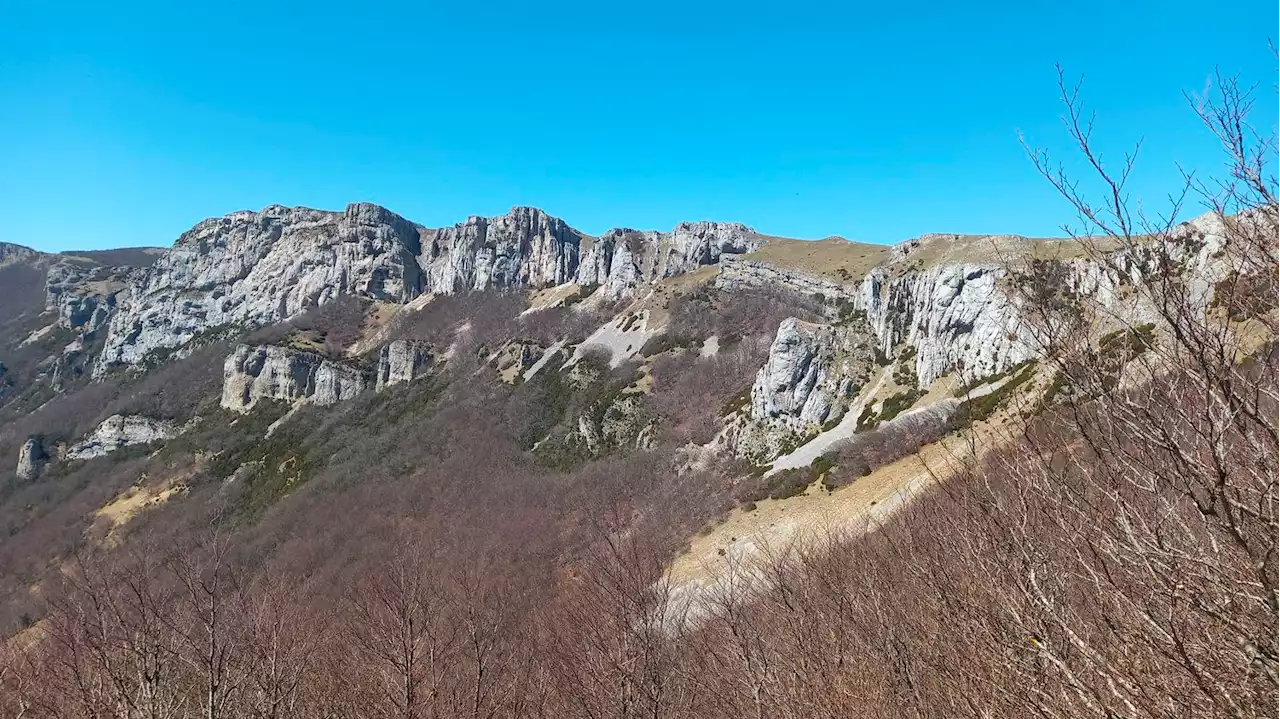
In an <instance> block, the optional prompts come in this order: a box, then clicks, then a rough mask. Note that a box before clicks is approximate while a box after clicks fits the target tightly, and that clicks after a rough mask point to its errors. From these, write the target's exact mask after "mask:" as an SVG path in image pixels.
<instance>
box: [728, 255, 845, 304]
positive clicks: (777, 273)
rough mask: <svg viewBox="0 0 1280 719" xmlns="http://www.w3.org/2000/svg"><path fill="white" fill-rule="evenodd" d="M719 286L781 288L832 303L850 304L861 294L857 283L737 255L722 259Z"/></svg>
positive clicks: (729, 288)
mask: <svg viewBox="0 0 1280 719" xmlns="http://www.w3.org/2000/svg"><path fill="white" fill-rule="evenodd" d="M715 284H716V286H717V287H719V288H721V289H726V290H730V291H733V290H744V289H755V288H760V287H778V288H784V289H789V290H792V291H794V292H798V293H800V294H802V295H815V294H817V295H822V296H823V297H826V298H829V299H840V298H843V299H847V300H853V299H854V298H856V297H857V296H858V295H859V292H860V290H861V284H860V283H857V282H854V283H849V284H840V283H837V282H833V281H831V280H828V279H824V278H822V277H817V276H815V275H812V274H809V273H806V272H801V271H800V270H794V269H791V268H788V267H781V266H778V265H775V264H770V263H768V262H761V261H759V260H751V259H746V258H743V257H736V256H734V255H726V256H724V257H722V258H721V259H720V274H718V275H716V279H715Z"/></svg>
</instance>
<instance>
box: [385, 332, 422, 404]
mask: <svg viewBox="0 0 1280 719" xmlns="http://www.w3.org/2000/svg"><path fill="white" fill-rule="evenodd" d="M430 366H431V348H430V347H429V346H427V345H426V344H423V343H421V342H414V341H412V340H395V341H394V342H390V343H388V344H386V345H385V346H383V348H382V349H381V350H380V351H379V352H378V378H377V390H378V391H379V392H381V391H382V390H384V389H386V388H387V387H389V386H391V385H393V384H399V383H401V382H412V381H413V380H414V379H416V378H417V377H420V376H422V375H423V374H425V373H426V372H427V369H428V368H430Z"/></svg>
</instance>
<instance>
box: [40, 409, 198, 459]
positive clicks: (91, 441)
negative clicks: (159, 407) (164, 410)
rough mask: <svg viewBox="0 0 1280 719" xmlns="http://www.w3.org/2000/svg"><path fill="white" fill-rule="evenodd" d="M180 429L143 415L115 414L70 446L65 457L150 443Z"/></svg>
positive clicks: (84, 456) (95, 454) (90, 456)
mask: <svg viewBox="0 0 1280 719" xmlns="http://www.w3.org/2000/svg"><path fill="white" fill-rule="evenodd" d="M180 431H181V429H180V428H179V427H178V426H177V425H175V424H173V423H172V422H166V421H164V420H159V419H152V418H150V417H143V416H141V415H121V414H114V415H111V416H110V417H108V418H106V419H105V420H103V421H102V424H100V425H98V426H97V427H96V428H95V429H94V430H93V431H92V432H90V433H89V434H88V435H87V436H86V437H85V438H84V439H83V440H81V441H79V442H77V443H76V444H73V445H71V446H70V447H69V448H67V452H66V455H65V457H66V459H93V458H94V457H103V456H105V455H107V454H110V453H111V452H114V451H116V450H118V449H122V448H124V447H129V446H132V445H136V444H150V443H152V442H159V441H163V440H166V439H172V438H173V437H176V436H177V435H178V433H179V432H180Z"/></svg>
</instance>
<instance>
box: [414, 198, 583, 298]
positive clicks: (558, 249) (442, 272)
mask: <svg viewBox="0 0 1280 719" xmlns="http://www.w3.org/2000/svg"><path fill="white" fill-rule="evenodd" d="M583 238H584V235H582V234H581V233H579V232H578V231H577V230H574V229H573V228H571V227H569V226H568V225H566V224H565V223H564V221H563V220H560V219H558V218H555V217H551V216H550V215H548V214H547V213H545V212H543V211H542V210H539V209H536V208H533V207H515V208H512V210H511V212H509V213H507V214H506V215H502V216H499V217H494V218H489V219H486V218H483V217H474V216H473V217H470V218H468V219H467V221H466V222H462V223H459V224H457V225H454V226H453V227H449V228H445V229H440V230H427V231H426V232H425V233H424V234H423V238H422V253H421V255H420V257H419V258H418V259H419V263H420V264H421V266H422V269H423V272H424V273H425V286H424V288H423V289H424V290H425V291H427V292H436V293H441V294H451V293H454V292H464V291H466V290H485V289H491V288H505V287H543V286H547V285H558V284H563V283H565V282H571V281H573V278H574V277H575V273H576V271H577V268H578V252H579V245H580V244H581V242H582V240H583Z"/></svg>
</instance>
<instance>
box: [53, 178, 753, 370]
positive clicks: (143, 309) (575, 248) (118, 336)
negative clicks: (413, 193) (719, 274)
mask: <svg viewBox="0 0 1280 719" xmlns="http://www.w3.org/2000/svg"><path fill="white" fill-rule="evenodd" d="M759 243H760V240H759V238H758V237H756V235H755V234H754V233H753V232H751V230H749V229H748V228H746V227H745V226H743V225H739V224H730V223H713V222H697V223H682V224H680V225H678V226H677V227H676V228H675V229H674V230H673V231H672V232H670V233H659V232H647V233H634V232H631V231H629V230H614V231H610V232H609V233H606V235H605V236H604V237H602V238H599V239H594V238H589V237H587V236H586V235H583V234H582V233H580V232H578V231H577V230H574V229H573V228H571V227H569V226H568V225H567V224H565V223H564V221H562V220H559V219H557V218H554V217H551V216H550V215H547V214H546V213H545V212H543V211H541V210H538V209H535V208H532V207H516V208H513V209H512V210H511V211H510V212H509V213H507V214H506V215H501V216H498V217H492V218H482V217H472V218H469V219H468V220H467V221H466V222H463V223H460V224H458V225H455V226H453V227H449V228H444V229H436V230H430V229H426V228H422V227H419V226H417V225H414V224H413V223H411V222H409V221H407V220H405V219H404V218H402V217H400V216H399V215H396V214H395V213H393V212H391V211H389V210H387V209H385V208H382V207H378V206H377V205H371V204H367V203H361V204H354V205H350V206H348V207H347V209H346V211H344V212H323V211H319V210H311V209H307V208H303V207H294V208H286V207H280V206H271V207H267V208H265V209H263V210H262V211H261V212H249V211H244V212H235V213H232V214H230V215H227V216H225V217H220V218H214V219H209V220H205V221H204V222H201V223H200V224H198V225H196V226H195V227H194V228H192V229H191V230H189V231H187V232H186V233H184V234H183V235H182V236H181V237H179V238H178V240H177V242H176V243H175V244H174V246H173V249H171V250H170V251H168V252H167V253H166V254H164V256H162V257H161V258H159V259H158V260H157V261H156V262H155V264H153V265H152V266H150V267H145V268H139V269H138V270H136V271H134V272H132V273H130V274H129V275H128V277H127V281H125V282H124V283H123V286H122V287H121V288H118V289H114V288H113V290H112V292H111V293H110V294H100V295H87V294H85V293H83V292H80V293H71V292H68V291H67V290H66V287H68V286H77V287H81V286H83V285H84V284H85V283H84V282H83V281H81V280H82V279H83V278H80V277H74V276H73V275H74V273H75V272H76V270H74V269H71V268H67V269H63V270H59V272H60V273H66V274H65V276H64V275H61V274H60V275H58V276H55V277H51V278H50V285H49V287H50V298H51V299H50V302H51V303H52V304H56V305H58V306H59V308H60V309H59V312H60V314H61V315H63V316H65V317H67V318H68V319H67V321H68V322H69V323H73V324H75V325H76V326H82V325H83V326H94V325H101V324H102V323H103V322H106V321H107V320H108V315H110V319H109V324H108V333H107V339H106V345H105V347H104V349H103V351H102V355H101V357H100V358H99V360H98V362H97V365H96V366H95V370H94V371H95V374H96V375H97V376H101V375H103V374H104V373H105V372H106V371H107V370H109V369H110V368H111V367H112V366H115V365H136V364H138V363H140V362H141V361H142V360H143V358H145V357H146V356H147V355H148V353H153V352H157V351H160V350H166V349H172V348H178V347H181V346H183V345H185V344H186V343H188V342H190V341H191V340H192V339H193V338H195V337H197V336H199V335H202V334H206V333H209V332H211V331H216V330H219V329H222V328H235V327H254V326H259V325H264V324H270V323H275V322H279V321H282V320H284V319H287V318H289V317H291V316H293V315H296V314H298V313H299V312H302V311H303V310H306V309H308V308H311V307H315V306H317V305H321V304H324V303H326V302H329V301H331V300H333V299H334V298H336V297H338V296H341V295H357V296H360V297H367V298H370V299H374V300H382V301H387V302H393V303H405V302H408V301H410V300H412V299H413V298H415V297H417V296H419V295H421V294H423V293H441V294H449V293H455V292H465V291H470V290H488V289H506V288H517V287H546V286H551V285H559V284H564V283H566V282H575V281H576V282H580V283H582V284H585V285H605V286H606V287H607V288H608V289H607V293H608V294H609V295H610V296H611V297H620V296H623V295H625V294H627V293H630V292H632V291H634V290H635V289H636V288H638V287H639V286H641V285H643V284H644V283H647V282H652V281H655V280H658V279H661V278H663V277H669V276H671V275H674V274H679V273H681V272H687V271H689V270H691V269H695V268H697V267H699V266H701V265H705V264H710V263H714V262H716V261H718V260H719V258H720V257H721V256H722V255H724V254H725V253H733V252H746V251H750V250H751V249H753V248H755V247H758V246H759ZM112 307H118V308H117V309H116V310H115V311H114V312H112V311H111V309H112Z"/></svg>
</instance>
